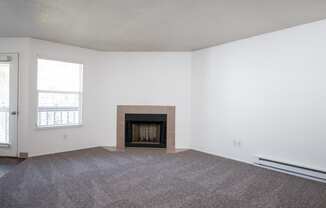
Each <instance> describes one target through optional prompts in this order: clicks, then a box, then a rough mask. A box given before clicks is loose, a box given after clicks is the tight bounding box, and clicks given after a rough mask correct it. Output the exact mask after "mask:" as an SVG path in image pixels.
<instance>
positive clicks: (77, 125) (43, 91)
mask: <svg viewBox="0 0 326 208" xmlns="http://www.w3.org/2000/svg"><path fill="white" fill-rule="evenodd" d="M40 59H42V60H48V61H57V62H63V63H68V64H78V65H80V83H79V84H80V91H79V92H74V91H51V90H39V89H38V78H39V77H38V75H39V68H38V60H40ZM83 82H84V64H83V63H80V62H73V61H67V60H62V59H58V58H48V57H43V56H37V57H36V122H35V127H36V129H56V128H71V127H81V126H83V121H84V113H83V112H84V111H83V100H84V99H83V98H84V89H83V87H84V85H83ZM40 93H53V94H78V95H79V122H78V123H77V124H73V123H70V124H63V125H62V124H53V125H39V108H40V107H39V94H40ZM62 108H64V107H62ZM59 109H60V107H59Z"/></svg>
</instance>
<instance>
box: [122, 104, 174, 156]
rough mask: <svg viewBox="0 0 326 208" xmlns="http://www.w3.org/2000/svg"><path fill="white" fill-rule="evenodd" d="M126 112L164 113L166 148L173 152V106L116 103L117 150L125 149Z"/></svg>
mask: <svg viewBox="0 0 326 208" xmlns="http://www.w3.org/2000/svg"><path fill="white" fill-rule="evenodd" d="M126 114H166V115H167V129H166V150H167V152H168V153H174V152H175V106H156V105H118V106H117V150H119V151H123V150H124V149H125V115H126Z"/></svg>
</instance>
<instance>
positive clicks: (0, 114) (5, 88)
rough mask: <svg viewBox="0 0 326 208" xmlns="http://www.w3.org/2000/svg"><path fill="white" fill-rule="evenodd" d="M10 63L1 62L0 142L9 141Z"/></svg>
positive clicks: (5, 142)
mask: <svg viewBox="0 0 326 208" xmlns="http://www.w3.org/2000/svg"><path fill="white" fill-rule="evenodd" d="M9 71H10V64H9V63H0V143H3V144H7V143H9Z"/></svg>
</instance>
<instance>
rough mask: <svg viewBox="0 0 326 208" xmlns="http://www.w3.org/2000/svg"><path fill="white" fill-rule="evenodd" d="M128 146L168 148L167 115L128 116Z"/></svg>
mask: <svg viewBox="0 0 326 208" xmlns="http://www.w3.org/2000/svg"><path fill="white" fill-rule="evenodd" d="M126 146H127V147H128V146H129V147H166V115H164V114H163V115H161V114H126Z"/></svg>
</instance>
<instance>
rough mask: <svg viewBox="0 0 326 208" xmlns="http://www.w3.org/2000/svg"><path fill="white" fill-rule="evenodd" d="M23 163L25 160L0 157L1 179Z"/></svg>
mask: <svg viewBox="0 0 326 208" xmlns="http://www.w3.org/2000/svg"><path fill="white" fill-rule="evenodd" d="M22 161H23V160H21V159H16V158H10V157H0V177H1V176H3V175H5V174H6V173H8V172H9V171H11V170H12V169H13V168H14V167H16V165H18V163H20V162H22Z"/></svg>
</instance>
